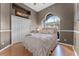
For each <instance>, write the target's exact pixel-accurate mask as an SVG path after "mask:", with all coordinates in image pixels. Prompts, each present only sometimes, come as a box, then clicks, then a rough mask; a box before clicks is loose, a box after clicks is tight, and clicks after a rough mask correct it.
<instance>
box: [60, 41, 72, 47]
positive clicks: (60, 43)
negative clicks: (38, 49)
mask: <svg viewBox="0 0 79 59" xmlns="http://www.w3.org/2000/svg"><path fill="white" fill-rule="evenodd" d="M59 44H62V45H66V46H70V47H73V45H70V44H66V43H60V42H59Z"/></svg>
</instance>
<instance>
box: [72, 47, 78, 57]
mask: <svg viewBox="0 0 79 59" xmlns="http://www.w3.org/2000/svg"><path fill="white" fill-rule="evenodd" d="M72 48H73V50H74V53H75V56H78V55H77V52H76V51H75V49H74V47H72Z"/></svg>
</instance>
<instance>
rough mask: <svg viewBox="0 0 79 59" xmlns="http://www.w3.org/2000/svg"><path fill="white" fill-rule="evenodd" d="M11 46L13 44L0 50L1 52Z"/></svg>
mask: <svg viewBox="0 0 79 59" xmlns="http://www.w3.org/2000/svg"><path fill="white" fill-rule="evenodd" d="M10 46H11V45H7V46H6V47H4V48H2V49H1V50H0V52H1V51H3V50H5V49H7V48H9V47H10Z"/></svg>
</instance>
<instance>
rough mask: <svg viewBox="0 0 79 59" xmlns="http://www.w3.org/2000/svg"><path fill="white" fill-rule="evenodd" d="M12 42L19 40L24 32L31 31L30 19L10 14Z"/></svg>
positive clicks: (21, 39) (23, 35)
mask: <svg viewBox="0 0 79 59" xmlns="http://www.w3.org/2000/svg"><path fill="white" fill-rule="evenodd" d="M11 22H12V25H11V27H12V28H11V29H12V43H16V42H21V41H23V38H24V37H25V35H26V34H28V33H30V31H31V25H32V24H31V20H30V19H26V18H21V17H18V16H14V15H12V16H11Z"/></svg>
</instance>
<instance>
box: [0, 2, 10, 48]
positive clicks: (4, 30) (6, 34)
mask: <svg viewBox="0 0 79 59" xmlns="http://www.w3.org/2000/svg"><path fill="white" fill-rule="evenodd" d="M0 10H1V13H0V15H1V18H0V19H1V22H0V23H1V29H0V36H1V37H0V43H1V46H0V47H1V48H3V47H5V46H7V45H9V44H10V4H7V3H1V9H0Z"/></svg>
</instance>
